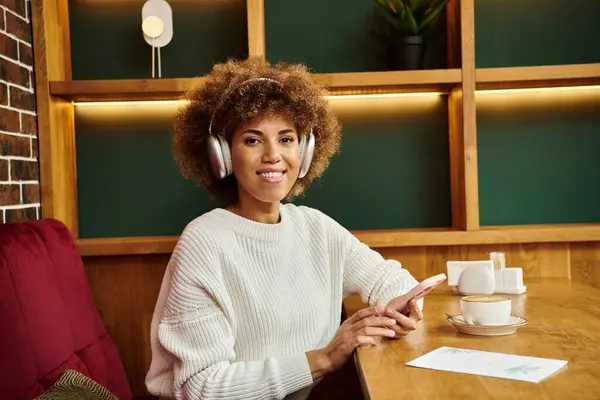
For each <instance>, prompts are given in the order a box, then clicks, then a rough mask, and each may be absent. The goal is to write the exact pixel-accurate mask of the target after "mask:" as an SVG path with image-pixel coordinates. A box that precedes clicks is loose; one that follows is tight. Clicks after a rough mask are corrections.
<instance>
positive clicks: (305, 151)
mask: <svg viewBox="0 0 600 400" xmlns="http://www.w3.org/2000/svg"><path fill="white" fill-rule="evenodd" d="M314 152H315V135H314V134H313V132H312V129H311V130H310V132H309V134H308V135H303V136H302V139H300V172H299V174H298V178H304V177H305V176H306V174H307V173H308V170H309V169H310V163H311V162H312V158H313V154H314Z"/></svg>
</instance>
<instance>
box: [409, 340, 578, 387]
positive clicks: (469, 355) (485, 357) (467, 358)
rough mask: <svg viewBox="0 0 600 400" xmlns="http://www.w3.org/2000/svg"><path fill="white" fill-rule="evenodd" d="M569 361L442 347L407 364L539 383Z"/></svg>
mask: <svg viewBox="0 0 600 400" xmlns="http://www.w3.org/2000/svg"><path fill="white" fill-rule="evenodd" d="M566 364H567V361H564V360H552V359H549V358H537V357H527V356H518V355H514V354H503V353H493V352H488V351H479V350H469V349H459V348H456V347H445V346H444V347H440V348H438V349H436V350H433V351H431V352H429V353H427V354H424V355H422V356H421V357H418V358H416V359H414V360H412V361H410V362H408V363H406V365H408V366H411V367H418V368H428V369H435V370H441V371H450V372H462V373H464V374H473V375H483V376H492V377H496V378H506V379H515V380H519V381H527V382H534V383H538V382H539V381H541V380H542V379H544V378H546V377H547V376H549V375H551V374H553V373H554V372H556V371H557V370H559V369H560V368H562V367H564V366H565V365H566Z"/></svg>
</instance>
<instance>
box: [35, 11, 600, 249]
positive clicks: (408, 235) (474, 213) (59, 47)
mask: <svg viewBox="0 0 600 400" xmlns="http://www.w3.org/2000/svg"><path fill="white" fill-rule="evenodd" d="M246 8H247V24H248V56H249V57H252V58H257V59H259V60H263V61H264V60H266V45H265V34H266V33H265V7H264V0H247V7H246ZM474 11H475V10H474V0H450V2H449V3H448V5H447V10H446V20H447V49H448V50H447V51H448V53H447V61H448V69H443V70H418V71H384V72H358V73H327V74H314V75H313V77H314V79H315V80H317V81H318V82H320V83H322V84H324V85H325V86H326V87H327V88H328V89H329V90H330V92H331V93H332V94H333V95H338V94H339V95H346V94H379V93H390V92H404V93H416V92H437V93H445V94H447V95H448V120H449V131H448V140H449V150H450V181H451V182H450V183H451V202H452V226H451V227H450V228H448V229H433V230H431V229H390V230H366V231H354V232H353V233H354V234H355V235H356V236H357V237H358V238H359V239H361V240H362V241H364V242H365V243H366V244H368V245H369V246H371V247H404V246H445V245H477V244H495V243H498V244H501V243H527V242H574V241H595V240H598V241H600V224H575V225H554V224H549V225H519V226H510V227H480V221H479V199H478V176H477V173H478V170H477V131H476V127H477V124H476V101H475V96H476V93H477V91H480V90H494V89H524V88H538V87H564V86H579V85H586V86H590V85H600V63H597V64H578V65H551V66H535V67H514V68H513V67H511V68H480V69H477V68H475V45H474V43H475V42H474V41H475V31H474V24H475V21H474V18H475V12H474ZM32 20H33V26H34V43H33V45H34V54H35V74H36V92H37V106H38V121H39V122H38V124H39V140H40V152H41V153H40V170H41V171H40V174H41V180H42V183H41V188H42V216H43V217H45V218H56V219H59V220H61V221H63V222H65V224H66V225H67V226H68V227H69V229H70V230H71V232H72V234H73V235H74V236H75V237H76V238H77V237H78V218H77V215H78V212H77V190H76V188H77V173H76V163H75V157H76V154H75V147H74V140H75V139H74V137H75V132H74V111H73V102H91V101H93V102H96V101H152V100H175V99H180V98H181V97H182V96H183V95H184V94H185V92H186V91H187V90H189V89H191V88H193V87H195V86H196V85H198V84H201V83H202V81H203V79H204V78H203V77H194V78H161V79H121V80H72V73H71V57H70V47H69V43H70V38H69V34H70V33H69V15H68V0H33V1H32ZM176 241H177V236H157V237H132V238H101V239H78V246H79V249H80V251H81V253H82V255H86V256H90V255H117V254H161V253H169V252H171V251H172V249H173V247H174V245H175V243H176Z"/></svg>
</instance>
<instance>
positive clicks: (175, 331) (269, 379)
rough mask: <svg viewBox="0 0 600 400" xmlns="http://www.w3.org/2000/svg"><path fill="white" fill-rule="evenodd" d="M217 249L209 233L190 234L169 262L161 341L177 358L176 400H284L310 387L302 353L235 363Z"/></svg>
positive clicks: (157, 384) (230, 314) (158, 384)
mask: <svg viewBox="0 0 600 400" xmlns="http://www.w3.org/2000/svg"><path fill="white" fill-rule="evenodd" d="M217 248H218V244H217V242H216V241H214V240H211V238H210V235H193V234H188V235H186V236H182V238H181V239H180V242H179V243H178V246H177V247H176V249H175V251H174V253H173V255H172V258H171V261H170V263H169V268H172V271H171V272H172V283H171V290H170V292H169V296H168V297H167V299H166V303H165V308H164V312H163V315H162V318H161V319H160V323H159V326H158V340H159V342H160V343H161V345H162V346H163V347H164V348H165V349H166V350H167V351H168V352H169V353H170V354H171V355H172V356H173V357H175V359H176V361H175V362H174V363H173V365H174V370H173V386H174V387H173V388H172V389H173V393H174V395H175V398H176V399H186V400H195V399H240V400H242V399H244V400H251V399H281V398H283V397H285V396H286V395H288V394H290V393H292V392H295V391H297V390H299V389H302V388H304V387H306V386H308V385H310V384H311V383H312V382H313V380H312V377H311V373H310V368H309V365H308V361H307V359H306V355H305V353H303V352H298V353H296V354H291V355H289V356H286V357H280V358H276V357H269V358H267V359H264V360H260V361H251V362H240V361H237V362H236V361H234V360H235V359H236V357H235V351H234V343H235V335H236V333H235V332H234V327H233V324H232V322H231V321H232V318H235V316H234V310H232V309H231V307H230V304H228V303H229V300H228V294H227V293H226V292H225V289H224V285H223V282H222V278H221V272H220V270H219V264H220V261H219V257H218V252H217V250H216V249H217ZM211 249H213V250H214V252H211ZM235 312H243V310H235ZM157 376H158V375H157ZM147 384H148V387H149V388H153V387H155V388H157V391H158V392H160V391H161V390H160V388H161V382H153V381H152V380H151V379H150V380H149V381H148V383H147Z"/></svg>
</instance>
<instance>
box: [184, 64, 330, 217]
mask: <svg viewBox="0 0 600 400" xmlns="http://www.w3.org/2000/svg"><path fill="white" fill-rule="evenodd" d="M258 77H262V78H270V79H272V80H276V81H278V82H279V83H280V84H281V85H279V84H276V85H274V84H273V83H272V81H269V80H258V81H254V82H253V83H252V84H250V85H241V86H240V84H241V83H242V82H244V81H246V80H248V79H251V78H258ZM326 94H327V91H326V90H325V89H324V88H323V87H322V86H320V85H319V84H317V83H316V82H315V81H314V79H313V78H312V77H311V75H310V73H309V71H308V69H307V68H306V66H304V65H302V64H288V63H277V64H275V65H270V64H269V63H267V62H265V61H259V60H254V59H246V60H241V61H236V60H228V61H226V62H223V63H220V64H216V65H215V66H214V67H213V69H212V71H211V72H210V74H209V75H208V76H206V77H205V78H204V79H203V80H202V83H201V84H200V85H199V86H198V87H196V88H193V89H191V90H190V91H188V92H187V93H186V94H185V96H184V99H186V100H188V101H189V103H188V104H187V105H186V106H185V107H183V108H182V109H181V110H179V112H178V113H177V115H176V118H175V122H174V140H173V154H174V158H175V161H176V163H177V165H178V167H179V169H180V170H181V173H182V175H183V176H184V177H185V178H187V179H195V180H196V181H197V182H198V183H199V184H200V186H201V187H203V188H204V189H206V190H207V191H208V193H209V194H210V196H211V197H212V198H213V199H215V200H217V201H220V202H222V203H224V204H226V205H230V204H233V203H235V201H237V196H238V192H237V182H236V180H235V176H234V175H233V174H232V175H230V176H228V177H227V178H225V179H218V178H217V177H216V176H214V174H213V172H212V170H211V167H210V163H209V159H208V149H207V138H208V136H209V124H210V123H211V118H212V119H213V124H212V128H211V131H212V133H213V134H220V135H223V136H224V137H225V138H226V139H227V141H228V142H229V143H230V144H231V135H232V134H233V132H235V130H236V128H237V127H239V126H240V125H242V124H245V123H248V122H251V121H253V120H256V119H259V118H263V117H266V116H268V115H279V116H283V117H286V118H288V119H289V120H290V121H292V122H293V123H294V125H295V128H296V130H297V132H299V134H302V133H307V132H308V131H309V130H310V129H311V128H312V130H313V134H314V136H315V150H314V155H313V159H312V163H311V166H310V169H309V171H308V173H307V174H306V175H305V176H304V177H303V178H299V179H298V180H297V181H296V183H295V184H294V186H293V187H292V189H291V190H290V192H289V193H288V196H287V197H286V200H288V201H289V200H291V199H292V198H294V197H296V196H298V195H300V194H302V193H304V191H305V190H306V188H307V187H308V186H309V185H310V183H311V182H312V181H314V180H315V179H316V178H318V177H320V176H321V175H322V174H323V172H324V171H325V170H326V168H327V166H328V165H329V160H330V159H331V157H332V156H333V155H334V154H335V153H337V151H338V149H339V146H340V142H341V124H340V122H339V121H338V119H337V117H336V116H335V115H334V113H333V111H332V110H331V109H330V108H329V105H328V103H327V100H326V97H325V95H326ZM213 114H214V115H213Z"/></svg>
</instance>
